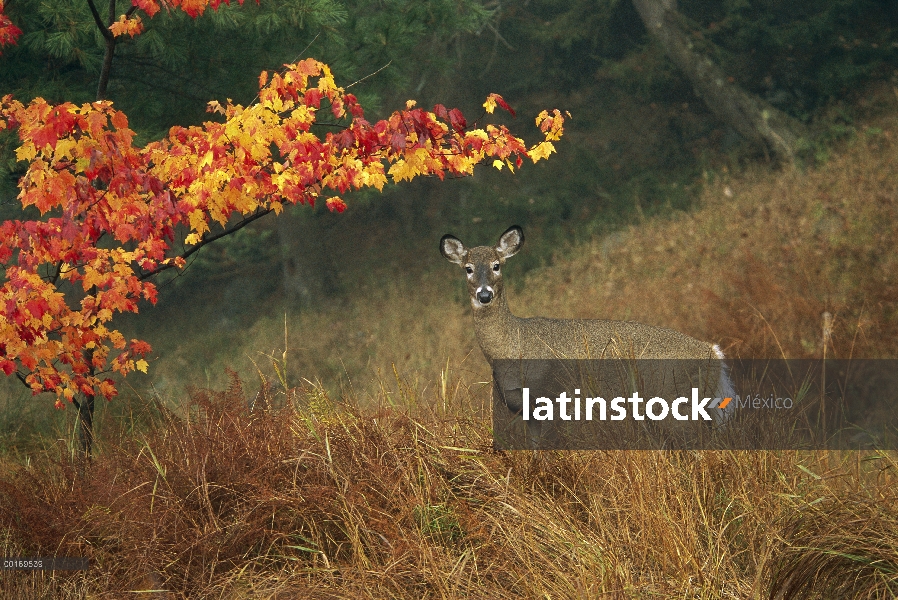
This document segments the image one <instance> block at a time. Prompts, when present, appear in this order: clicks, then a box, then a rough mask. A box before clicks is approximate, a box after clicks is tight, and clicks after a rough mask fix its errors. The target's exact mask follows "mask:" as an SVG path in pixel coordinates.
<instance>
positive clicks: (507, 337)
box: [474, 294, 522, 363]
mask: <svg viewBox="0 0 898 600" xmlns="http://www.w3.org/2000/svg"><path fill="white" fill-rule="evenodd" d="M521 321H522V319H521V318H519V317H516V316H514V315H513V314H511V310H509V308H508V303H507V302H506V300H505V294H501V295H499V296H498V297H496V298H495V300H494V301H493V302H491V303H490V304H488V305H486V306H479V307H476V308H475V309H474V333H475V334H476V336H477V341H478V342H479V343H480V349H481V350H482V351H483V354H484V356H486V359H487V361H488V362H490V363H492V362H493V361H494V360H496V359H499V358H517V357H519V356H520V355H521V354H520V352H521V349H520V348H518V346H519V343H516V341H517V340H518V339H519V338H520V325H521V323H520V322H521Z"/></svg>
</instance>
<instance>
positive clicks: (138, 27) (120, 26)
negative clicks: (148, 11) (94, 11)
mask: <svg viewBox="0 0 898 600" xmlns="http://www.w3.org/2000/svg"><path fill="white" fill-rule="evenodd" d="M109 31H111V32H112V35H114V36H115V37H118V36H120V35H125V34H126V33H127V34H128V35H130V36H131V37H134V36H135V35H137V34H139V33H141V32H142V31H143V23H141V22H140V17H132V18H130V19H128V18H125V15H122V16H120V17H119V18H118V21H116V22H115V23H113V24H112V25H110V26H109Z"/></svg>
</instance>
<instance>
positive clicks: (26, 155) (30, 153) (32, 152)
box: [16, 142, 37, 161]
mask: <svg viewBox="0 0 898 600" xmlns="http://www.w3.org/2000/svg"><path fill="white" fill-rule="evenodd" d="M36 155H37V148H35V147H34V144H32V143H31V142H25V143H24V144H22V145H21V146H19V147H18V148H16V160H27V161H31V159H33V158H34V157H35V156H36Z"/></svg>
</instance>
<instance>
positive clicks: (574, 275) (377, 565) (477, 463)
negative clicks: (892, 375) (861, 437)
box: [0, 116, 898, 598]
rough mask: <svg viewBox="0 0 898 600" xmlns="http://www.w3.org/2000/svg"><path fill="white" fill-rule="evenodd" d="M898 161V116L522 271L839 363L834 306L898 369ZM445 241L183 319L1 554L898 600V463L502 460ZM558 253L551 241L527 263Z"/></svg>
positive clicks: (563, 302)
mask: <svg viewBox="0 0 898 600" xmlns="http://www.w3.org/2000/svg"><path fill="white" fill-rule="evenodd" d="M896 167H898V118H896V117H895V116H889V117H885V118H879V119H877V120H875V121H871V122H869V123H866V124H862V125H858V127H857V134H856V135H855V136H854V138H853V139H852V140H851V141H850V142H846V143H845V144H844V145H843V146H842V147H840V148H838V149H835V150H833V153H832V155H831V157H830V159H829V160H828V161H826V162H825V163H823V164H822V165H821V166H819V167H817V168H813V169H810V168H809V169H805V170H802V169H799V168H792V169H785V170H783V171H779V172H770V171H768V170H764V169H757V170H752V171H749V172H745V173H738V174H728V173H726V172H724V171H722V170H720V171H717V172H710V171H709V172H708V173H707V179H706V182H705V186H704V191H703V193H702V197H701V199H700V203H699V208H697V209H696V210H695V211H693V212H690V213H671V214H669V215H668V216H666V217H659V218H652V219H646V220H645V221H644V222H642V223H641V224H639V225H636V226H633V227H631V228H629V229H626V230H622V231H619V232H617V233H615V234H612V235H607V236H604V237H597V238H595V239H592V240H591V241H588V242H585V243H584V242H579V243H571V244H569V245H563V246H556V247H555V248H554V253H555V254H554V258H553V259H552V260H551V261H549V262H548V263H547V264H546V265H545V266H543V267H540V268H536V269H529V270H527V271H526V273H525V272H524V270H523V269H520V267H518V268H517V270H515V269H516V267H515V265H514V263H515V260H517V258H519V257H516V258H515V259H513V260H512V261H511V262H510V263H509V269H507V274H506V276H507V277H508V278H509V279H510V280H511V281H512V282H513V283H512V290H511V299H510V303H511V306H512V309H513V310H514V311H515V312H517V313H518V314H521V315H535V314H541V315H547V316H558V317H603V318H616V319H632V320H639V321H644V322H648V323H654V324H659V325H664V326H667V327H671V328H674V329H679V330H681V331H683V332H684V333H687V334H690V335H693V336H695V337H698V338H702V339H707V340H709V341H715V342H719V343H721V344H722V346H723V347H724V348H725V350H726V351H727V352H728V353H729V354H731V355H734V356H743V357H749V356H773V357H780V356H785V357H816V356H820V355H821V354H822V352H823V335H822V313H824V312H829V313H831V314H832V315H833V316H834V329H833V336H832V345H831V347H829V348H828V349H827V351H828V355H829V356H838V357H842V358H848V357H860V356H864V357H892V358H894V357H895V356H896V344H895V341H896V339H898V257H896V253H895V252H894V250H893V247H894V231H895V223H896V222H898V168H896ZM523 225H524V227H525V232H526V231H527V223H523ZM506 226H507V224H506ZM503 229H504V226H501V227H497V228H496V231H495V233H494V234H493V235H498V233H499V232H501V231H502V230H503ZM399 233H401V232H393V235H396V236H398V235H399ZM442 233H443V232H442V231H441V232H435V234H434V236H433V240H431V241H432V243H425V242H421V246H420V247H417V246H415V244H416V243H417V242H409V247H408V248H404V249H401V250H390V249H384V248H380V249H379V248H378V247H377V245H376V244H372V245H371V247H370V249H371V251H372V252H382V253H383V256H384V259H383V260H381V261H376V262H375V263H372V264H373V266H369V267H368V268H369V276H368V277H367V278H359V279H358V280H357V281H355V282H354V286H355V287H354V289H353V294H352V298H353V299H352V301H346V302H342V301H341V302H337V303H335V305H334V306H332V307H329V308H321V309H317V310H307V311H304V312H301V313H299V314H291V315H288V316H287V321H286V322H287V325H286V328H285V324H284V315H283V314H282V313H280V314H279V310H278V303H277V302H276V301H274V300H268V301H266V300H260V301H259V302H258V303H256V304H255V305H253V307H252V308H253V310H254V311H255V312H256V313H258V314H259V315H267V316H262V317H259V318H255V319H254V320H253V322H252V325H251V326H249V327H246V326H244V325H243V324H242V322H241V321H240V319H239V314H238V315H237V316H236V317H234V316H229V315H227V314H223V313H222V312H221V310H218V309H216V308H215V305H210V307H209V308H208V310H207V313H208V314H206V315H205V316H204V315H202V314H199V313H198V314H194V315H193V316H192V318H191V320H190V321H186V320H185V321H183V322H176V321H173V322H170V323H167V327H168V330H169V331H178V342H179V343H178V344H177V345H176V344H172V345H171V346H165V345H163V347H162V355H163V358H161V359H160V360H159V361H157V363H156V364H154V366H153V370H152V371H151V372H152V373H153V377H154V380H153V383H154V385H155V389H153V388H150V387H149V386H144V383H143V382H141V381H139V380H136V386H137V392H135V394H134V395H133V396H132V397H128V394H123V397H121V398H119V399H116V400H115V402H114V403H113V405H114V406H115V407H116V410H118V411H119V415H118V416H116V415H114V414H113V413H112V412H111V411H107V410H101V411H100V413H99V418H100V429H99V431H100V435H101V439H100V443H99V451H98V455H97V456H96V458H95V460H94V463H93V465H92V466H91V468H90V469H89V471H88V473H87V474H86V475H85V476H79V475H78V471H79V468H78V465H77V464H76V463H74V462H73V461H72V459H71V455H70V453H69V450H68V447H69V446H68V444H67V442H66V440H65V439H62V440H59V441H53V440H48V439H46V437H45V438H43V440H42V442H41V443H40V446H41V447H42V449H40V450H35V449H34V446H31V447H30V449H24V450H21V449H20V450H19V453H18V456H14V455H12V454H10V456H8V457H6V458H4V459H3V460H2V462H0V523H3V530H2V536H0V545H2V546H3V548H2V550H0V552H2V553H3V554H4V555H7V556H10V555H17V554H20V555H29V556H41V555H52V554H59V555H72V556H75V555H78V556H89V557H90V558H91V561H92V562H91V565H92V566H91V569H90V570H89V571H88V572H87V573H70V574H69V573H63V572H56V573H54V574H49V573H45V574H40V573H35V574H32V573H24V572H15V573H6V574H4V577H3V578H2V579H0V590H2V594H3V595H4V596H6V597H21V598H46V597H64V598H87V597H90V598H94V597H97V598H99V597H102V598H106V597H109V598H112V597H122V596H125V595H129V593H134V592H143V593H144V594H146V595H147V596H149V597H152V596H151V594H155V595H156V597H166V598H181V597H219V598H246V597H263V598H292V597H316V598H329V597H332V598H384V597H403V598H459V597H468V598H521V597H524V598H530V597H534V598H535V597H545V598H595V597H608V598H671V597H684V598H734V597H738V598H766V597H776V598H789V597H813V598H837V597H845V598H849V597H850V598H884V597H892V596H894V595H895V594H896V593H898V537H896V532H898V493H896V490H898V485H896V483H898V480H896V469H898V454H896V453H895V452H869V453H848V452H846V453H837V452H828V453H827V452H821V453H798V452H741V453H739V452H703V453H688V452H683V453H674V452H669V453H656V452H582V453H555V452H538V453H532V452H506V453H495V452H493V451H492V450H491V449H490V448H491V436H490V431H489V427H490V421H489V414H488V410H486V408H485V407H488V406H489V391H488V387H487V386H485V385H484V384H483V383H482V382H485V381H487V380H488V376H489V373H488V369H487V366H486V363H485V361H484V359H483V358H482V356H481V355H480V352H479V349H477V347H476V340H475V338H474V335H473V331H472V329H471V316H470V308H469V305H468V302H467V300H466V298H464V295H463V293H462V281H463V278H462V275H461V272H460V271H459V270H458V269H457V267H454V266H452V265H449V264H448V263H444V262H441V261H442V259H441V258H440V257H439V255H438V253H437V249H436V243H435V242H436V240H437V239H438V238H439V235H441V234H442ZM465 241H469V242H470V243H492V242H493V241H494V240H493V239H492V238H486V239H480V240H476V239H472V240H465ZM359 243H362V242H361V241H360V242H359ZM366 243H367V242H366ZM539 244H540V236H539V229H537V230H536V231H535V232H534V233H533V235H531V236H530V237H529V239H528V245H529V246H530V247H529V248H528V247H527V246H525V250H524V252H528V250H529V251H532V252H535V253H537V254H540V253H545V252H546V250H547V249H546V248H540V247H539ZM422 257H426V258H422ZM415 261H417V263H416V262H415ZM397 265H399V266H397ZM405 265H411V266H408V267H407V268H406V267H405ZM384 281H389V283H388V284H386V285H385V284H384ZM204 319H205V320H204ZM216 324H217V325H216ZM213 327H214V328H215V329H214V331H216V332H217V333H216V336H211V335H195V334H196V333H197V332H203V331H205V332H206V333H207V334H208V332H209V331H211V330H212V329H213ZM285 333H286V340H285ZM285 346H286V352H285ZM196 364H199V365H200V367H201V368H200V369H197V368H196V367H194V366H193V365H196ZM225 367H230V368H232V369H235V371H236V372H237V373H238V374H239V376H231V382H230V383H227V382H222V381H221V380H222V379H223V378H225V377H226V375H225ZM260 372H261V373H262V374H263V375H264V377H265V378H266V380H267V381H268V383H269V385H268V386H260V383H259V382H260V378H259V373H260ZM284 373H286V376H284V375H283V374H284ZM238 380H242V384H239V383H238ZM190 384H193V386H195V387H198V388H203V387H206V386H207V385H208V384H212V386H213V387H216V386H217V387H218V389H225V388H227V391H226V392H220V393H210V392H203V391H193V392H191V393H187V392H185V391H184V390H185V388H186V387H188V386H189V385H190ZM250 407H252V410H251V408H250ZM122 415H124V416H125V417H127V418H121V416H122ZM73 417H74V411H71V410H69V411H65V412H64V413H63V414H62V415H61V417H60V419H61V420H60V422H59V425H58V427H59V437H63V438H64V437H65V436H66V431H70V430H69V429H66V426H65V422H64V421H65V420H66V419H72V418H73ZM22 448H26V446H22ZM152 590H157V591H152ZM158 590H164V591H158ZM147 596H141V597H147Z"/></svg>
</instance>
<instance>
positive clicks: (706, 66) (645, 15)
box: [633, 0, 805, 162]
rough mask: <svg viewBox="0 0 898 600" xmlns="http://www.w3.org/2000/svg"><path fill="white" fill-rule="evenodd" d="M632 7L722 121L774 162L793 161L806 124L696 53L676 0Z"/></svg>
mask: <svg viewBox="0 0 898 600" xmlns="http://www.w3.org/2000/svg"><path fill="white" fill-rule="evenodd" d="M633 6H634V7H635V8H636V11H637V12H638V13H639V16H640V18H641V19H642V22H643V23H644V24H645V27H646V29H647V30H648V32H649V34H650V35H651V36H652V37H653V38H654V39H656V40H657V41H658V42H659V43H660V44H661V47H662V48H663V49H664V52H665V54H667V56H668V58H670V60H671V61H672V62H673V63H674V64H675V65H676V66H677V68H678V69H680V70H681V71H682V72H683V73H684V74H685V75H686V77H688V78H689V81H690V82H691V83H692V87H693V89H694V90H695V94H696V95H697V96H698V97H699V98H701V100H702V101H703V102H704V103H705V104H706V105H707V106H708V108H709V109H710V110H711V112H713V113H714V114H715V115H716V116H717V118H719V119H720V120H721V121H723V122H724V123H726V124H727V125H729V126H731V127H732V128H733V129H735V130H736V131H737V132H738V133H739V134H740V135H741V136H742V137H744V138H745V139H747V140H748V141H750V142H751V143H753V144H755V145H757V146H760V147H761V148H762V149H763V150H764V152H765V153H768V154H772V155H773V156H774V157H775V159H777V160H780V161H784V162H792V160H793V159H794V158H795V152H796V150H797V146H798V142H799V139H800V138H801V137H803V136H804V134H805V131H804V126H803V125H802V124H801V122H799V121H798V120H797V119H794V118H792V117H790V116H789V115H787V114H786V113H784V112H782V111H781V110H778V109H776V108H774V107H773V106H771V105H770V104H769V103H767V102H765V101H764V100H762V99H761V98H759V97H757V96H755V95H753V94H750V93H749V92H747V91H745V90H744V89H742V88H741V87H739V86H738V85H736V84H734V83H730V82H729V81H728V79H727V77H726V75H724V73H723V71H722V70H721V69H720V67H718V66H717V65H716V64H714V62H712V61H711V60H710V59H708V58H707V57H705V56H702V55H700V54H699V53H698V52H696V51H695V50H694V49H693V46H692V41H691V40H690V38H689V33H688V32H687V30H686V27H685V25H684V23H683V18H682V16H681V15H680V14H679V13H678V12H677V3H676V0H633Z"/></svg>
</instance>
